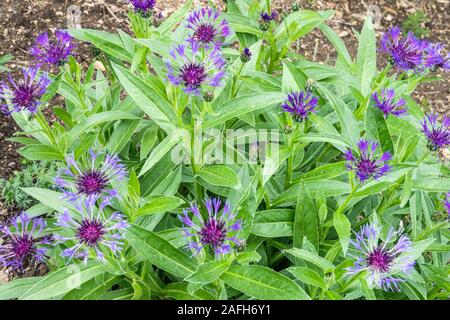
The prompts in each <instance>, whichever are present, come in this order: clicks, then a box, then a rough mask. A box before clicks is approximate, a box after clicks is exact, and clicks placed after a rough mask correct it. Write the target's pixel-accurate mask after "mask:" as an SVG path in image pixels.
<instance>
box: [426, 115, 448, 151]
mask: <svg viewBox="0 0 450 320" xmlns="http://www.w3.org/2000/svg"><path fill="white" fill-rule="evenodd" d="M437 118H438V115H437V114H433V113H432V114H428V115H427V116H426V117H425V119H423V122H422V132H423V133H424V134H425V136H426V137H427V139H428V147H429V148H430V150H432V151H437V150H439V149H444V148H447V147H448V146H450V118H448V117H447V116H444V119H443V120H442V124H439V123H438V121H437Z"/></svg>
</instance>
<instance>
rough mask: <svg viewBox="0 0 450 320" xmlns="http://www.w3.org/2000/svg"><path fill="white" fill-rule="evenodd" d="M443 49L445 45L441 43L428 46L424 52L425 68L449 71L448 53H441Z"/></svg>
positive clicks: (449, 56)
mask: <svg viewBox="0 0 450 320" xmlns="http://www.w3.org/2000/svg"><path fill="white" fill-rule="evenodd" d="M444 49H445V45H443V44H442V43H434V44H430V45H429V47H428V48H427V50H426V53H425V57H424V63H425V67H427V68H430V69H431V70H433V71H435V70H437V69H438V68H442V69H444V70H445V71H449V70H450V53H447V55H444V53H443V52H442V51H443V50H444Z"/></svg>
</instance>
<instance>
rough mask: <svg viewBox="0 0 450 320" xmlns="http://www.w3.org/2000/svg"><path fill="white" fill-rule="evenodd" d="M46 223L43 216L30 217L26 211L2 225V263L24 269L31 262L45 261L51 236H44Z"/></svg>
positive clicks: (4, 265) (0, 228)
mask: <svg viewBox="0 0 450 320" xmlns="http://www.w3.org/2000/svg"><path fill="white" fill-rule="evenodd" d="M45 227H46V223H45V221H44V219H42V218H30V217H29V216H28V215H27V214H26V213H22V214H20V215H19V216H17V217H15V218H14V219H12V221H11V223H10V224H5V225H1V226H0V264H1V265H3V267H12V268H14V269H22V270H23V268H24V266H25V265H26V264H28V263H30V262H40V263H42V262H44V261H45V259H46V252H47V248H46V247H45V245H48V244H50V237H48V236H44V229H45Z"/></svg>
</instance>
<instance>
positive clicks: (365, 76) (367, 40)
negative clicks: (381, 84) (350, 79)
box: [356, 15, 377, 96]
mask: <svg viewBox="0 0 450 320" xmlns="http://www.w3.org/2000/svg"><path fill="white" fill-rule="evenodd" d="M376 71H377V47H376V38H375V29H374V27H373V24H372V17H371V16H370V15H369V16H368V17H367V18H366V22H365V23H364V27H363V30H362V32H361V36H360V38H359V46H358V56H357V58H356V72H357V78H358V82H359V84H360V90H361V92H362V94H363V95H364V96H367V95H369V94H370V93H371V92H370V85H371V83H372V79H373V77H374V75H375V72H376Z"/></svg>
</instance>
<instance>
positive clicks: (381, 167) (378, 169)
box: [345, 139, 392, 183]
mask: <svg viewBox="0 0 450 320" xmlns="http://www.w3.org/2000/svg"><path fill="white" fill-rule="evenodd" d="M377 148H378V144H377V143H376V142H374V141H367V140H364V139H361V140H360V141H359V142H358V149H359V150H358V153H357V154H354V152H353V151H352V150H350V149H347V152H346V153H345V160H346V161H347V163H346V167H347V169H349V170H353V171H355V172H356V176H357V177H358V179H359V180H360V181H361V183H364V181H366V180H368V179H370V178H371V177H373V178H374V179H378V178H380V177H381V176H383V175H385V174H386V173H387V172H388V171H389V170H390V169H391V167H390V166H389V165H388V163H387V162H388V161H389V160H391V159H392V157H391V154H390V153H389V152H385V153H383V154H382V156H381V158H379V159H376V158H375V151H376V150H377Z"/></svg>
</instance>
